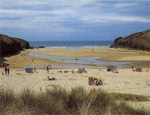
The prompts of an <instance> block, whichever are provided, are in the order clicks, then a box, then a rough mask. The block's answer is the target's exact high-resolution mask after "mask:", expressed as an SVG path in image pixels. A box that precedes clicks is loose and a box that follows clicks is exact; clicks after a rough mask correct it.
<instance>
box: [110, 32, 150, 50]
mask: <svg viewBox="0 0 150 115" xmlns="http://www.w3.org/2000/svg"><path fill="white" fill-rule="evenodd" d="M110 47H114V48H128V49H136V50H143V51H150V30H146V31H143V32H137V33H134V34H131V35H129V36H126V37H119V38H116V39H115V41H114V43H113V44H112V45H111V46H110Z"/></svg>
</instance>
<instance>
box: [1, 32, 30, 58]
mask: <svg viewBox="0 0 150 115" xmlns="http://www.w3.org/2000/svg"><path fill="white" fill-rule="evenodd" d="M29 47H30V45H29V43H28V42H27V41H25V40H23V39H20V38H14V37H10V36H7V35H3V34H0V57H2V56H6V55H10V54H15V53H17V52H18V51H20V50H23V49H28V48H29Z"/></svg>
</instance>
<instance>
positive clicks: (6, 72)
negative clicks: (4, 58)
mask: <svg viewBox="0 0 150 115" xmlns="http://www.w3.org/2000/svg"><path fill="white" fill-rule="evenodd" d="M5 75H7V67H5Z"/></svg>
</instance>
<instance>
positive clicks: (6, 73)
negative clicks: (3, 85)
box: [5, 67, 10, 75]
mask: <svg viewBox="0 0 150 115" xmlns="http://www.w3.org/2000/svg"><path fill="white" fill-rule="evenodd" d="M9 72H10V69H9V67H5V75H9Z"/></svg>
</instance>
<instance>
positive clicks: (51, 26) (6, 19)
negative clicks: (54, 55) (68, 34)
mask: <svg viewBox="0 0 150 115" xmlns="http://www.w3.org/2000/svg"><path fill="white" fill-rule="evenodd" d="M136 4H137V3H130V2H125V3H120V2H117V3H116V2H115V3H113V5H112V4H111V3H108V2H107V3H106V2H102V1H99V0H44V1H41V0H36V1H35V0H28V1H27V0H1V9H0V19H1V23H0V26H1V27H2V28H24V29H39V30H40V29H43V28H44V30H45V31H46V30H47V31H60V32H64V31H80V30H79V29H76V28H79V27H83V26H84V25H85V26H87V25H89V24H90V25H93V26H95V25H98V24H103V23H109V24H113V23H114V22H141V23H149V22H150V17H146V16H143V17H141V16H138V15H137V14H136V15H137V16H135V14H128V12H127V13H126V14H122V13H121V12H117V11H116V10H114V7H115V8H127V7H128V8H129V7H130V6H134V5H136ZM107 9H108V10H107ZM76 25H78V26H76Z"/></svg>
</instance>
